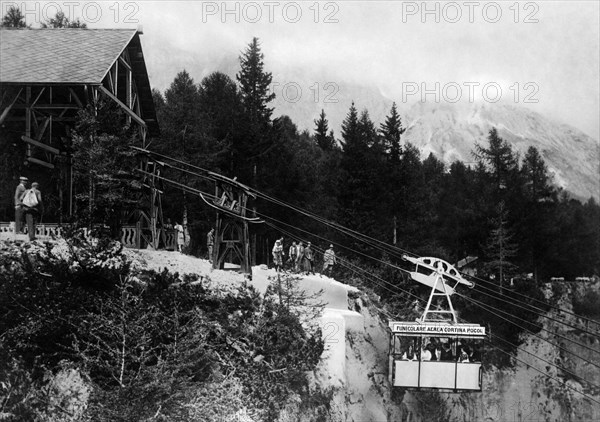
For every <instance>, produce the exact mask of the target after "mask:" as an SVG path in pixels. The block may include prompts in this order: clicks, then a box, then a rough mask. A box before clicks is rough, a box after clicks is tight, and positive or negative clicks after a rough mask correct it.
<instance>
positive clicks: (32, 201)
mask: <svg viewBox="0 0 600 422" xmlns="http://www.w3.org/2000/svg"><path fill="white" fill-rule="evenodd" d="M39 186H40V184H39V183H38V182H33V183H32V184H31V189H29V190H28V191H26V192H25V195H23V199H22V203H23V207H24V209H25V220H26V221H27V234H28V235H29V240H30V241H33V240H35V226H36V224H37V222H38V221H39V220H40V216H41V215H42V214H43V213H44V204H43V202H42V193H41V192H40V190H39Z"/></svg>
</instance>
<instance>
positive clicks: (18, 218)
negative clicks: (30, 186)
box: [15, 176, 27, 234]
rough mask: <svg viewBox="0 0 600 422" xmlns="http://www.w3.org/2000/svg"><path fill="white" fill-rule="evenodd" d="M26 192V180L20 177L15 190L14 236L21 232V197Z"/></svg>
mask: <svg viewBox="0 0 600 422" xmlns="http://www.w3.org/2000/svg"><path fill="white" fill-rule="evenodd" d="M26 191H27V178H26V177H23V176H21V177H20V178H19V184H18V185H17V189H16V190H15V234H19V233H22V232H23V229H22V227H21V226H22V224H23V197H24V196H25V192H26Z"/></svg>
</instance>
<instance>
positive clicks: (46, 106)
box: [15, 104, 79, 110]
mask: <svg viewBox="0 0 600 422" xmlns="http://www.w3.org/2000/svg"><path fill="white" fill-rule="evenodd" d="M24 108H27V106H26V105H20V104H19V105H17V106H16V107H15V109H24ZM33 108H35V110H56V109H63V108H66V109H70V110H79V107H77V106H76V105H75V104H40V105H36V106H35V107H33Z"/></svg>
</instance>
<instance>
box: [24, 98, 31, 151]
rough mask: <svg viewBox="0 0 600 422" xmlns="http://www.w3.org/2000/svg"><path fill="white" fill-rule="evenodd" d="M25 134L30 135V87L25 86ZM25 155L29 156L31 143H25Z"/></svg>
mask: <svg viewBox="0 0 600 422" xmlns="http://www.w3.org/2000/svg"><path fill="white" fill-rule="evenodd" d="M25 105H26V108H25V136H27V137H28V138H29V137H31V87H30V86H27V87H25ZM27 157H31V145H27Z"/></svg>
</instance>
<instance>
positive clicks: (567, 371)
mask: <svg viewBox="0 0 600 422" xmlns="http://www.w3.org/2000/svg"><path fill="white" fill-rule="evenodd" d="M268 224H269V225H270V226H271V227H273V228H275V229H276V230H280V228H279V227H277V226H275V225H273V224H270V223H268ZM283 232H285V233H286V234H288V236H290V237H292V238H296V239H300V240H304V239H302V238H300V237H297V236H294V235H293V234H291V233H289V232H287V231H286V230H283ZM315 249H317V250H319V249H320V248H318V247H315ZM362 272H363V273H364V274H366V275H367V276H368V277H370V278H371V281H373V280H372V278H373V277H376V276H375V275H374V274H372V273H370V272H369V271H367V270H363V271H362ZM387 283H388V284H390V283H389V282H387ZM375 284H377V285H379V286H380V287H384V288H385V289H386V290H388V291H391V290H390V289H389V288H387V287H385V286H381V285H380V284H379V283H375ZM392 287H394V288H396V289H397V290H400V291H402V292H404V293H408V294H410V295H411V296H413V297H415V298H416V299H417V300H422V301H426V300H425V299H422V298H420V297H418V296H416V295H414V294H411V293H410V292H407V291H405V290H404V289H401V288H400V287H399V286H395V285H392ZM392 293H395V292H392ZM465 298H466V297H465ZM498 316H499V317H501V318H502V319H505V320H506V321H508V322H511V323H513V324H514V325H517V326H518V327H520V326H519V325H518V324H515V323H514V322H512V321H509V320H507V319H506V318H503V317H502V316H500V315H498ZM520 328H524V327H520ZM527 331H529V333H530V334H532V335H534V336H536V337H538V338H539V339H540V340H542V341H545V342H547V343H549V344H550V345H552V346H554V347H557V348H559V349H561V350H564V351H566V352H567V353H570V354H572V355H573V356H575V357H577V358H579V359H582V360H583V361H585V362H587V363H590V364H592V365H594V366H597V365H596V364H594V363H593V362H591V361H588V360H587V359H585V358H583V357H581V356H579V355H577V354H576V353H573V352H571V351H569V350H567V349H564V348H562V347H561V346H558V345H556V344H554V343H552V342H549V341H548V340H546V339H544V338H542V337H539V336H538V335H537V334H535V333H533V332H532V331H530V330H527ZM492 335H493V336H494V337H495V338H497V339H500V340H502V341H504V342H505V343H508V344H510V345H511V346H513V347H515V348H516V349H517V350H521V351H523V352H525V353H528V354H530V355H532V356H534V357H537V358H538V359H539V360H541V361H543V362H545V363H547V364H550V365H552V366H553V367H555V368H557V369H559V370H561V371H564V372H566V373H569V374H571V375H573V376H575V377H576V378H578V379H581V380H583V381H585V382H586V383H588V384H590V385H592V386H594V387H597V388H600V387H599V386H597V385H595V384H593V383H592V382H589V381H587V380H586V379H584V378H582V377H580V376H578V375H576V374H575V373H573V372H571V371H569V370H568V369H566V368H563V367H561V366H558V365H556V364H553V363H551V362H549V361H547V360H545V359H543V358H541V357H538V356H536V355H534V354H532V353H530V352H529V351H527V350H525V349H523V348H520V347H519V346H517V345H514V344H513V343H511V342H509V341H508V340H505V339H503V338H502V337H500V336H498V335H495V334H492ZM492 346H493V347H495V348H497V349H498V350H500V351H502V352H503V353H506V354H508V355H509V356H512V355H510V354H509V353H507V352H506V351H504V350H502V349H500V348H499V347H497V346H494V345H492ZM514 357H515V359H517V360H519V361H521V360H520V359H518V358H517V357H516V356H514ZM521 362H522V361H521ZM528 365H529V366H531V367H532V368H534V367H533V366H532V365H530V364H528ZM534 369H536V370H537V371H539V370H538V369H537V368H534ZM539 372H542V371H539ZM542 373H543V372H542ZM545 375H547V376H549V375H548V374H545ZM549 377H551V376H549ZM551 378H552V377H551ZM553 379H555V378H553ZM555 380H556V381H558V382H561V381H560V380H558V379H555ZM562 383H564V382H562ZM565 385H566V384H565ZM575 391H577V390H575ZM581 394H583V393H581ZM584 396H585V394H584Z"/></svg>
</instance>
